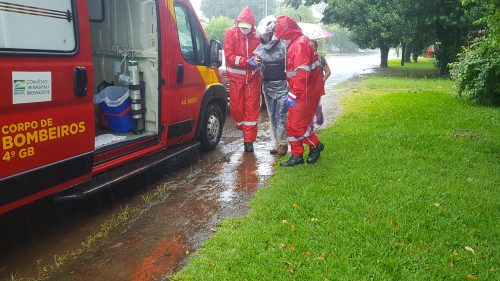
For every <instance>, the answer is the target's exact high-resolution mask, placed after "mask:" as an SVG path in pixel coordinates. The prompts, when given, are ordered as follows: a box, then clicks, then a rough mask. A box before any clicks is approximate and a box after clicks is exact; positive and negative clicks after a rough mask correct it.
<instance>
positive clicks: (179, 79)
mask: <svg viewBox="0 0 500 281" xmlns="http://www.w3.org/2000/svg"><path fill="white" fill-rule="evenodd" d="M183 81H184V65H183V64H178V65H177V84H181V83H182V82H183Z"/></svg>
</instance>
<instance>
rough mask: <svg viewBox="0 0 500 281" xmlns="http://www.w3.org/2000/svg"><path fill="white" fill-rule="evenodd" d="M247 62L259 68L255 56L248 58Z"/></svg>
mask: <svg viewBox="0 0 500 281" xmlns="http://www.w3.org/2000/svg"><path fill="white" fill-rule="evenodd" d="M247 64H248V65H250V67H252V68H257V64H256V63H255V57H251V58H249V59H248V60H247Z"/></svg>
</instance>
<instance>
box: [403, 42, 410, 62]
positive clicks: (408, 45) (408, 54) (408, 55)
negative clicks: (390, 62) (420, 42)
mask: <svg viewBox="0 0 500 281" xmlns="http://www.w3.org/2000/svg"><path fill="white" fill-rule="evenodd" d="M411 49H412V48H411V44H406V49H405V52H404V54H403V58H404V61H405V62H410V63H411Z"/></svg>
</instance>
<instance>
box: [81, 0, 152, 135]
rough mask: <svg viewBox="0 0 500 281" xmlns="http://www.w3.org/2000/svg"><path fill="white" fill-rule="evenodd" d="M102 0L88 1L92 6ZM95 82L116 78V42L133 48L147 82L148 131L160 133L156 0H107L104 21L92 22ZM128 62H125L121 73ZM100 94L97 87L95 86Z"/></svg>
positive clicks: (118, 84) (129, 48)
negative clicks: (114, 67)
mask: <svg viewBox="0 0 500 281" xmlns="http://www.w3.org/2000/svg"><path fill="white" fill-rule="evenodd" d="M101 1H103V0H97V1H95V0H94V1H89V5H94V4H96V3H98V4H99V5H101ZM90 31H91V37H92V61H93V64H94V85H95V87H96V88H97V86H98V85H99V83H101V82H102V81H103V80H106V81H107V82H111V81H114V84H115V85H116V86H123V85H120V83H119V82H118V81H116V80H117V79H116V78H115V76H114V72H113V64H114V61H115V54H116V45H118V46H120V47H121V48H123V49H125V50H134V51H135V52H136V58H137V59H138V62H139V71H140V72H142V73H143V80H144V82H145V83H146V98H145V102H146V106H145V107H146V113H145V118H146V131H149V132H155V133H157V132H158V125H157V124H158V118H159V117H158V116H159V113H158V96H159V95H158V34H157V14H156V5H155V1H154V0H142V1H137V0H104V21H102V22H90ZM125 66H126V62H124V63H123V65H122V73H123V72H124V70H125ZM94 90H95V92H96V94H97V89H94Z"/></svg>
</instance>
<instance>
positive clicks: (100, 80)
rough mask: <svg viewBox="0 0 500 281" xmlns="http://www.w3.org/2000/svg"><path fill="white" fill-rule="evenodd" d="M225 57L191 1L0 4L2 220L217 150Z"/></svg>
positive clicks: (23, 0) (5, 0)
mask: <svg viewBox="0 0 500 281" xmlns="http://www.w3.org/2000/svg"><path fill="white" fill-rule="evenodd" d="M220 50H221V46H220V44H219V43H218V42H217V41H213V40H212V41H211V42H210V43H209V42H208V40H207V38H206V36H205V34H204V32H203V29H202V27H201V25H200V22H199V20H198V18H197V17H196V14H195V13H194V11H193V8H192V6H191V4H190V3H189V1H188V0H141V1H138V0H30V1H28V0H0V139H1V143H2V147H1V150H0V214H2V213H5V212H7V211H9V210H12V209H14V208H16V207H19V206H22V205H24V204H27V203H30V202H32V201H34V200H37V199H40V198H42V197H45V196H48V195H51V194H55V193H59V194H61V193H60V192H61V191H64V192H63V193H62V195H60V196H62V198H66V199H67V198H77V197H82V196H86V195H88V194H90V193H91V192H93V191H95V190H98V189H99V188H102V187H105V186H107V185H109V184H112V183H115V182H118V181H120V180H122V179H124V178H126V177H128V176H130V175H133V174H136V173H139V172H141V171H143V170H145V169H147V168H149V167H151V166H153V165H155V164H158V163H160V162H162V161H164V160H165V159H169V158H170V157H173V156H177V155H179V154H182V153H183V152H185V151H188V150H191V149H193V148H197V147H201V148H203V149H205V150H211V149H213V148H215V147H216V146H217V144H218V143H219V140H220V137H221V134H222V129H223V125H224V122H225V116H226V110H227V108H226V107H227V93H226V90H225V89H224V87H223V86H222V85H221V83H220V82H219V81H220V76H219V73H218V70H217V67H219V66H220V64H221V57H220V53H221V52H220Z"/></svg>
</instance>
